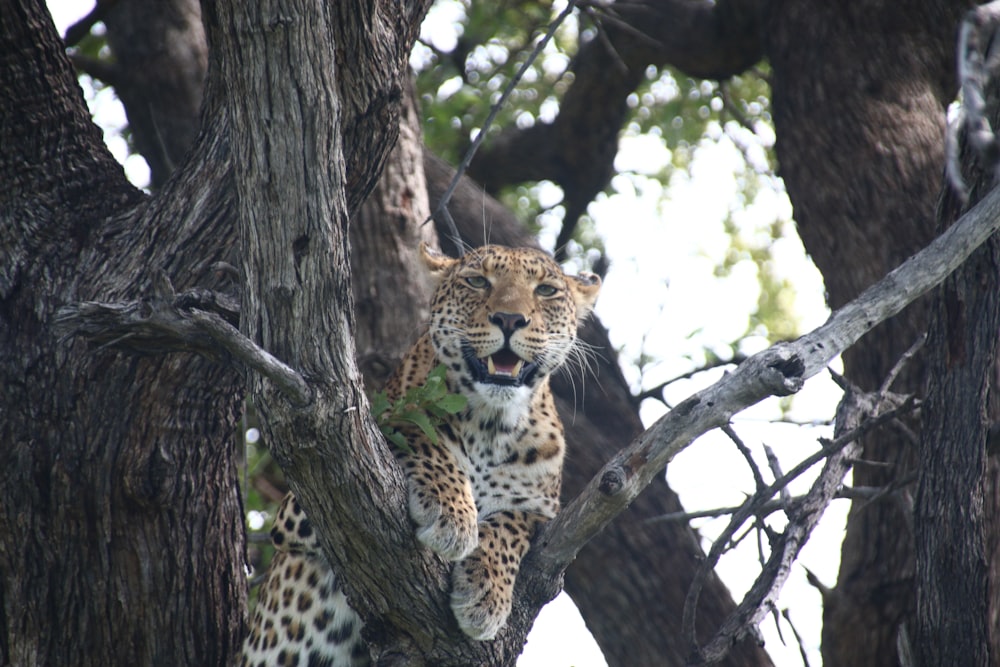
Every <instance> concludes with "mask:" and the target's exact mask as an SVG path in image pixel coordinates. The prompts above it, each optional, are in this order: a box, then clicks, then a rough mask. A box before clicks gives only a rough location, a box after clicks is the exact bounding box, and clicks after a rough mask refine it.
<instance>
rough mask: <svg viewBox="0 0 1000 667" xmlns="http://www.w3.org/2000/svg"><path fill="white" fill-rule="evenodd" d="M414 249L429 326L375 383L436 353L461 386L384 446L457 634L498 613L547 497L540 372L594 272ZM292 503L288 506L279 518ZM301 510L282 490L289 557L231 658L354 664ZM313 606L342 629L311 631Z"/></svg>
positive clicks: (343, 613) (402, 381) (557, 465)
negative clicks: (449, 412) (429, 294)
mask: <svg viewBox="0 0 1000 667" xmlns="http://www.w3.org/2000/svg"><path fill="white" fill-rule="evenodd" d="M423 256H424V261H425V263H426V264H427V266H428V268H429V269H430V271H431V273H432V275H433V276H434V277H435V278H436V279H437V280H438V287H437V289H436V291H435V293H434V297H433V300H432V302H431V323H430V327H429V330H428V332H427V333H425V334H424V335H423V336H422V337H421V338H420V339H419V340H418V341H417V343H416V344H415V345H414V346H413V347H412V348H411V350H410V351H409V352H408V353H407V354H406V356H405V357H404V359H403V362H402V363H401V365H400V367H399V368H398V369H397V370H396V373H395V374H394V375H393V377H392V378H391V379H390V381H389V384H388V385H387V388H386V389H387V392H388V394H389V397H390V399H393V400H394V399H395V398H397V397H399V396H402V395H403V394H404V393H405V392H406V390H407V389H408V388H410V387H413V386H418V385H422V384H423V383H424V382H425V380H426V377H427V373H428V372H429V371H430V370H431V369H433V368H434V367H435V366H437V365H438V364H445V366H446V367H447V369H448V370H447V382H448V385H449V389H450V390H451V391H452V392H455V393H461V394H463V395H464V396H466V397H467V399H468V406H467V408H466V409H465V410H463V411H462V412H460V413H458V414H456V415H453V416H452V417H450V418H449V419H447V420H446V422H445V423H444V424H442V425H441V426H440V428H439V432H440V433H439V435H440V437H439V440H438V442H437V444H435V443H432V442H431V441H430V440H429V439H428V438H427V437H426V436H424V435H423V433H421V432H420V431H419V430H418V429H413V430H412V431H405V432H404V435H405V436H406V438H407V440H408V442H409V444H410V447H411V449H412V453H407V452H403V451H399V452H397V458H398V459H399V461H400V463H401V464H402V466H403V469H404V470H405V472H406V476H407V482H408V487H409V511H410V516H411V518H412V519H413V522H414V523H415V524H416V534H417V538H418V539H419V540H420V542H421V543H423V544H424V545H425V546H427V547H428V548H430V549H432V550H433V551H435V552H437V553H438V554H439V555H440V556H441V557H443V558H445V559H447V560H451V561H456V564H455V567H454V569H453V571H452V593H451V605H452V610H453V611H454V614H455V618H456V619H457V621H458V625H459V627H461V629H462V630H463V631H464V632H465V633H466V634H468V635H469V636H470V637H473V638H475V639H480V640H487V639H492V638H493V637H495V636H496V634H497V632H499V631H500V629H501V628H502V627H503V625H504V624H505V623H506V621H507V616H508V615H509V614H510V610H511V596H512V592H513V586H514V580H515V578H516V576H517V571H518V567H519V566H520V562H521V559H522V558H523V557H524V554H525V553H526V552H527V550H528V546H529V544H530V540H531V536H532V534H533V532H534V530H535V529H536V528H537V527H538V525H539V524H541V523H542V522H544V521H546V520H548V519H550V518H551V517H553V516H554V515H555V513H556V512H557V511H558V508H559V488H560V475H561V469H562V459H563V452H564V448H565V445H564V440H563V428H562V423H561V422H560V420H559V417H558V415H557V414H556V411H555V406H554V402H553V399H552V394H551V391H550V389H549V381H548V378H549V375H550V374H551V373H552V372H553V371H554V370H556V368H558V367H559V366H560V365H561V364H562V363H564V362H565V361H566V360H567V358H568V357H569V355H570V354H571V353H572V352H573V350H574V346H575V345H576V329H577V327H578V325H579V323H580V321H581V320H582V319H583V318H584V317H586V315H587V314H588V313H589V312H590V310H591V308H592V306H593V304H594V301H595V299H596V298H597V292H598V290H599V288H600V279H599V278H597V277H596V276H593V275H591V274H582V275H580V276H568V275H566V274H565V273H564V272H563V271H562V270H561V269H560V267H559V266H558V265H557V264H556V263H555V262H554V261H553V260H552V259H551V258H550V257H549V256H548V255H546V254H545V253H542V252H540V251H537V250H533V249H525V248H520V249H512V248H503V247H497V246H487V247H484V248H479V249H477V250H473V251H470V252H469V253H467V254H466V255H465V256H464V257H463V258H461V259H449V258H446V257H444V256H442V255H440V254H437V253H435V252H433V251H431V250H428V249H427V248H423ZM291 515H294V516H295V517H298V518H297V519H295V520H289V516H291ZM302 521H307V520H306V519H305V517H304V515H302V513H301V510H299V509H298V505H297V503H295V501H294V498H292V497H291V496H289V498H287V499H286V500H285V503H284V505H283V508H282V512H281V513H279V516H278V518H277V520H276V522H275V529H274V531H273V534H274V535H275V538H276V539H277V540H279V541H282V542H283V544H284V545H285V546H286V551H284V552H283V553H285V554H288V555H287V556H283V558H282V561H281V563H279V566H278V570H277V571H276V570H275V568H274V566H272V571H271V573H270V574H269V577H268V580H267V582H266V583H265V584H264V588H265V589H266V594H267V597H266V598H264V597H262V600H261V604H260V605H259V606H258V612H257V613H255V614H254V619H253V624H252V630H251V633H250V635H249V637H248V639H247V644H246V647H245V660H244V664H248V665H257V664H261V663H260V661H261V660H264V664H303V665H304V664H314V663H313V662H309V663H306V662H305V661H303V662H301V663H300V662H295V661H291V660H286V662H284V663H279V662H275V661H276V660H277V656H278V653H277V652H276V651H280V650H282V649H283V650H285V651H286V658H287V657H288V656H289V655H290V654H291V652H292V651H293V650H294V652H295V653H296V654H297V655H298V656H300V657H302V656H310V655H312V654H311V653H310V651H317V650H318V649H320V648H321V646H320V645H323V646H322V648H323V650H324V651H325V653H322V654H320V653H317V655H323V656H330V658H328V660H329V661H328V662H326V663H321V662H316V663H315V664H330V665H363V664H367V660H368V656H367V654H366V653H364V652H363V650H361V649H355V648H354V647H356V646H357V645H358V644H356V643H355V641H356V640H358V638H357V632H356V631H357V629H358V628H359V627H360V621H359V620H358V618H357V616H356V615H354V613H353V611H351V610H350V608H349V607H348V606H347V605H346V604H345V602H344V600H343V596H342V594H340V593H339V591H338V590H336V578H335V576H334V575H333V574H332V573H331V572H330V569H329V567H328V566H326V564H325V562H324V561H323V560H322V556H321V554H320V553H319V551H318V547H317V546H316V544H315V540H314V538H313V537H312V535H311V529H308V528H306V531H307V532H309V535H308V540H306V539H305V538H304V537H303V536H302V535H299V534H298V533H297V532H296V531H301V530H302V525H303V524H302ZM306 525H308V524H306ZM299 542H308V545H309V548H308V550H306V549H300V550H294V549H287V545H289V544H297V543H299ZM279 548H280V545H279ZM293 562H294V563H301V568H302V572H303V573H305V572H306V569H309V568H311V567H312V566H315V568H316V570H315V581H314V580H313V579H314V578H313V577H310V576H309V575H306V574H304V576H300V577H298V578H296V576H295V575H296V573H297V572H298V571H299V570H298V569H296V568H298V567H299V565H297V564H292V563H293ZM309 572H310V573H312V570H311V569H309ZM275 579H277V583H274V580H275ZM320 581H322V582H324V583H323V584H320V585H326V586H327V588H324V589H322V590H323V592H325V593H328V594H327V595H318V596H316V595H314V596H313V597H312V598H311V599H313V600H315V601H317V602H323V603H324V606H323V608H322V610H321V611H315V610H314V611H313V612H312V619H313V620H312V626H309V625H308V623H307V622H306V621H299V625H297V626H296V628H302V627H306V628H307V629H306V631H305V634H304V635H302V636H298V633H296V632H289V631H287V628H288V627H289V625H290V623H291V622H293V621H289V623H288V624H285V623H284V616H283V614H284V612H285V610H286V609H295V608H296V605H295V604H293V603H292V602H291V601H292V600H298V598H299V596H300V595H301V594H302V593H303V592H309V591H312V590H315V584H316V583H317V582H320ZM334 591H336V592H334ZM338 596H339V597H338ZM275 600H280V602H278V603H276V602H275ZM286 600H288V601H289V603H288V604H285V601H286ZM262 605H263V606H264V610H263V611H260V608H261V606H262ZM306 611H309V609H308V608H307V610H306ZM316 618H323V619H327V626H325V627H335V628H340V629H341V631H338V632H332V631H328V632H327V633H326V634H324V633H323V632H322V631H321V630H319V629H318V628H317V629H316V630H315V631H314V630H313V628H315V626H316V622H315V619H316ZM269 623H270V625H268V624H269ZM282 625H283V626H284V628H285V629H286V631H285V632H284V633H283V634H282V633H281V632H278V631H277V630H275V634H276V635H278V637H277V639H274V638H273V636H272V635H271V634H268V630H270V629H274V628H277V627H278V626H282ZM347 629H349V630H350V631H349V632H348V631H347ZM286 639H287V640H288V641H286ZM335 639H336V640H339V641H333V640H335ZM265 649H266V651H269V653H267V654H266V655H267V656H270V659H271V660H272V662H267V659H268V658H266V657H265ZM334 656H336V657H334Z"/></svg>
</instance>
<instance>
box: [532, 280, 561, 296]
mask: <svg viewBox="0 0 1000 667" xmlns="http://www.w3.org/2000/svg"><path fill="white" fill-rule="evenodd" d="M558 291H559V288H557V287H555V286H554V285H546V284H544V283H543V284H541V285H539V286H538V287H536V288H535V294H537V295H538V296H554V295H555V293H556V292H558Z"/></svg>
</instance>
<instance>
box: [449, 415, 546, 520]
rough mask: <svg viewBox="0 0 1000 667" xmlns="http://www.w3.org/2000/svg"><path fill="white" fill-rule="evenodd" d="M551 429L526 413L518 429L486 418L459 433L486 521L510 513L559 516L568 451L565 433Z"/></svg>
mask: <svg viewBox="0 0 1000 667" xmlns="http://www.w3.org/2000/svg"><path fill="white" fill-rule="evenodd" d="M547 426H548V425H547V424H542V423H540V422H539V420H538V419H537V418H535V417H534V416H532V415H531V414H526V415H525V418H524V419H522V420H520V421H518V422H517V423H514V424H505V423H503V422H498V421H495V420H491V419H490V418H488V417H486V418H482V419H479V420H475V421H473V422H471V423H468V422H467V423H465V424H464V428H462V429H461V430H460V431H459V433H460V437H461V445H460V449H461V456H460V459H461V460H462V462H463V467H464V468H465V472H466V475H467V476H468V478H469V483H470V485H471V487H472V494H473V497H474V498H475V501H476V507H477V509H478V510H479V517H480V520H482V519H483V518H484V517H485V516H489V515H491V514H494V513H496V512H499V511H503V510H509V509H517V510H523V511H529V512H537V513H539V514H543V515H545V516H548V517H552V516H555V513H556V511H557V510H558V500H559V487H560V476H561V472H562V460H563V451H564V448H565V446H564V443H563V440H562V430H561V428H558V429H551V428H547Z"/></svg>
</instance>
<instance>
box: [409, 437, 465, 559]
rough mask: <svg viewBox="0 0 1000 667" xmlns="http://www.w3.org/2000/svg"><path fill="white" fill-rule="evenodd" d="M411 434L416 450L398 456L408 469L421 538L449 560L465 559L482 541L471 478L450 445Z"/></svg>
mask: <svg viewBox="0 0 1000 667" xmlns="http://www.w3.org/2000/svg"><path fill="white" fill-rule="evenodd" d="M407 435H408V436H409V437H408V441H409V443H410V446H411V448H412V449H413V452H412V453H409V452H399V453H397V458H398V459H399V460H400V462H401V463H402V465H403V470H404V471H405V472H406V478H407V487H408V492H409V505H410V518H412V519H413V521H414V523H416V524H417V539H418V540H420V542H421V543H422V544H424V545H425V546H427V547H429V548H430V549H432V550H433V551H434V552H436V553H437V554H438V555H440V556H441V557H442V558H444V559H445V560H452V561H453V560H461V559H462V558H464V557H465V556H467V555H468V554H469V553H471V552H472V550H473V549H475V548H476V545H477V544H478V543H479V531H478V528H477V523H478V520H479V516H478V511H477V510H476V502H475V500H474V499H473V497H472V486H471V484H470V483H469V478H468V476H466V474H465V472H464V470H463V469H462V467H461V465H460V464H459V461H458V459H457V458H456V457H455V455H454V454H453V453H452V452H451V451H450V450H449V449H448V447H447V446H446V445H444V444H441V443H439V444H433V443H431V442H429V441H428V440H427V438H426V437H425V436H423V434H419V435H415V434H412V433H410V434H407Z"/></svg>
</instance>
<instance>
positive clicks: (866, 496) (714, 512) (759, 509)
mask: <svg viewBox="0 0 1000 667" xmlns="http://www.w3.org/2000/svg"><path fill="white" fill-rule="evenodd" d="M851 463H852V464H853V461H852V462H851ZM915 480H916V476H915V475H907V476H906V477H905V478H903V479H900V480H895V481H893V482H892V483H891V484H889V485H888V486H841V487H840V488H839V489H837V492H836V494H834V498H837V499H845V500H864V501H867V502H868V503H871V502H875V501H878V500H882V499H884V498H885V497H887V496H888V495H889V494H890V493H892V492H894V491H896V490H898V489H899V488H900V487H903V486H906V485H907V484H912V483H913V482H914V481H915ZM804 498H805V496H793V497H792V498H790V499H789V503H788V504H787V505H786V503H785V502H783V501H781V500H767V501H765V502H761V503H758V504H757V505H756V506H755V507H754V508H753V516H754V517H756V518H764V517H768V516H770V515H772V514H774V513H775V512H781V511H783V510H784V509H785V508H786V507H788V506H791V507H794V506H796V505H797V504H799V503H801V502H802V500H803V499H804ZM743 507H744V506H743V505H731V506H729V507H715V508H712V509H706V510H692V511H685V512H668V513H667V514H660V515H659V516H654V517H650V518H648V519H646V520H644V521H643V523H687V522H689V521H692V520H694V519H718V518H719V517H723V516H728V515H730V514H734V513H736V512H738V511H740V510H741V509H743ZM862 507H863V506H862Z"/></svg>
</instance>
